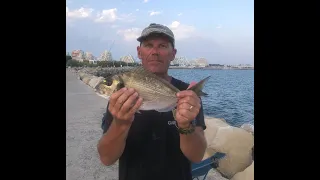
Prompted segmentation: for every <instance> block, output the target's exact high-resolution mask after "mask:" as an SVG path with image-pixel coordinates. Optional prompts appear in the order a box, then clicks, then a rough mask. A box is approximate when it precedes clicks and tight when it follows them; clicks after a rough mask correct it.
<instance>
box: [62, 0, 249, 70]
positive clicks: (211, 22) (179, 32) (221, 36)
mask: <svg viewBox="0 0 320 180" xmlns="http://www.w3.org/2000/svg"><path fill="white" fill-rule="evenodd" d="M253 22H254V0H241V1H240V0H189V1H185V0H67V1H66V51H67V52H71V51H72V50H76V49H81V50H83V51H85V52H91V53H93V55H95V56H100V54H101V53H102V52H103V51H104V50H110V51H111V52H112V56H113V59H120V57H121V56H124V55H132V56H133V57H135V58H137V46H138V45H139V42H138V41H137V40H136V39H137V37H138V36H139V35H140V34H141V32H142V30H143V29H144V28H145V27H147V26H148V25H149V24H150V23H159V24H163V25H166V26H168V27H169V28H170V29H171V30H172V31H173V33H174V35H175V38H176V48H177V55H176V56H184V57H186V58H188V59H195V58H200V57H203V58H206V59H207V61H208V62H209V63H212V64H234V65H236V64H251V65H253V64H254V40H253V39H254V23H253Z"/></svg>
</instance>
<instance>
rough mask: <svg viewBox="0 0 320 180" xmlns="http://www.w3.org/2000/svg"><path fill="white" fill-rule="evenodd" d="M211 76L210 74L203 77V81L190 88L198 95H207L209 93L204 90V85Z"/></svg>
mask: <svg viewBox="0 0 320 180" xmlns="http://www.w3.org/2000/svg"><path fill="white" fill-rule="evenodd" d="M210 77H211V76H208V77H206V78H204V79H202V80H201V81H199V82H198V83H197V84H195V85H194V86H192V87H191V88H189V89H188V90H192V91H194V92H195V93H196V94H197V95H198V96H207V95H208V94H207V93H205V92H203V91H202V89H203V87H204V84H205V83H206V82H207V81H208V79H209V78H210Z"/></svg>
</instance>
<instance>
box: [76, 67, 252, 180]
mask: <svg viewBox="0 0 320 180" xmlns="http://www.w3.org/2000/svg"><path fill="white" fill-rule="evenodd" d="M127 70H130V68H110V69H105V68H104V69H102V68H79V69H75V68H74V69H71V71H72V72H74V73H77V75H78V77H79V79H80V80H81V81H83V82H84V83H85V84H87V85H88V86H90V87H91V88H93V89H95V88H96V86H97V85H98V84H99V83H100V82H101V81H103V80H104V79H107V78H109V77H111V76H112V75H114V74H118V73H121V72H125V71H127ZM97 75H99V76H97ZM100 96H101V95H100ZM104 98H106V99H107V98H108V97H104ZM205 123H206V125H207V129H206V130H205V131H204V133H205V138H206V141H207V144H208V148H207V150H206V153H205V156H204V158H203V159H206V158H209V157H211V156H212V155H214V154H215V153H216V152H222V153H226V156H225V157H224V158H222V159H220V160H219V167H218V168H217V171H218V172H219V173H220V174H222V175H223V176H224V177H226V178H228V179H232V178H233V179H234V180H249V179H253V166H254V164H253V154H254V153H253V147H254V127H253V125H251V124H243V125H242V126H241V127H240V128H238V127H234V126H231V125H230V124H228V123H227V122H226V121H225V120H224V119H219V118H214V117H205Z"/></svg>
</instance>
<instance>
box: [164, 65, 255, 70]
mask: <svg viewBox="0 0 320 180" xmlns="http://www.w3.org/2000/svg"><path fill="white" fill-rule="evenodd" d="M169 69H204V70H254V68H215V67H177V66H170V67H169Z"/></svg>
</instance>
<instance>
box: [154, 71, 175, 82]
mask: <svg viewBox="0 0 320 180" xmlns="http://www.w3.org/2000/svg"><path fill="white" fill-rule="evenodd" d="M156 75H157V76H158V77H161V78H162V79H165V80H167V81H169V82H171V80H172V77H171V76H169V75H168V74H167V73H166V74H156Z"/></svg>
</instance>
